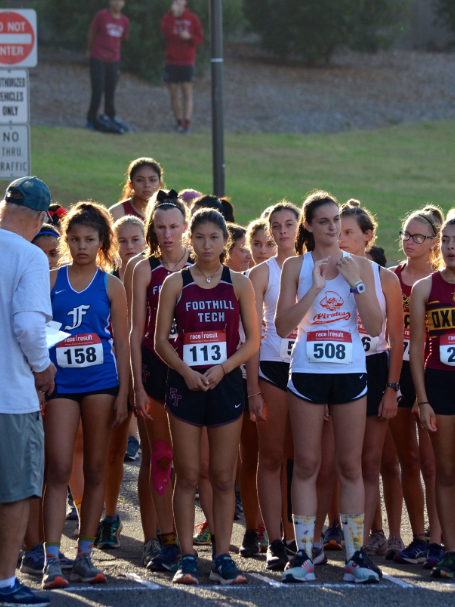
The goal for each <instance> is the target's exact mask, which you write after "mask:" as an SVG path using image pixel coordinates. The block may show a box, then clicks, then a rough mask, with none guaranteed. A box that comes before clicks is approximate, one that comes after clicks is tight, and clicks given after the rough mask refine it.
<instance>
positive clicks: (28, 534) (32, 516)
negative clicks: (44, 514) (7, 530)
mask: <svg viewBox="0 0 455 607" xmlns="http://www.w3.org/2000/svg"><path fill="white" fill-rule="evenodd" d="M42 507H43V500H42V499H31V500H30V512H29V515H28V523H27V529H26V531H25V536H24V543H25V546H26V548H27V550H30V549H31V548H33V546H36V544H39V543H40V542H41V541H42V539H43V538H42V534H41V510H42Z"/></svg>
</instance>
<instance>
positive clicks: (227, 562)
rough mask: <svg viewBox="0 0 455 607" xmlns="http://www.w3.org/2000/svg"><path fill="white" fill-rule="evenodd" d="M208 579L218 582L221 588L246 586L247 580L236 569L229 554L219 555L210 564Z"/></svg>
mask: <svg viewBox="0 0 455 607" xmlns="http://www.w3.org/2000/svg"><path fill="white" fill-rule="evenodd" d="M209 579H211V580H212V582H219V583H220V584H221V585H222V586H232V585H233V584H246V583H247V579H246V577H244V576H243V575H242V574H241V573H240V571H239V570H238V569H237V565H236V564H235V563H234V561H233V560H232V558H231V557H230V555H229V554H220V556H218V557H217V558H216V559H215V560H214V561H213V563H212V568H211V570H210V575H209Z"/></svg>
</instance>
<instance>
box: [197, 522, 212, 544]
mask: <svg viewBox="0 0 455 607" xmlns="http://www.w3.org/2000/svg"><path fill="white" fill-rule="evenodd" d="M193 544H195V545H196V546H210V544H211V542H210V529H209V524H208V523H207V521H204V522H203V523H200V524H199V525H196V526H195V528H194V535H193Z"/></svg>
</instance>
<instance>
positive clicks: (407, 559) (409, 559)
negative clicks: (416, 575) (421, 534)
mask: <svg viewBox="0 0 455 607" xmlns="http://www.w3.org/2000/svg"><path fill="white" fill-rule="evenodd" d="M427 557H428V545H427V542H426V541H425V540H419V539H418V538H417V537H416V536H414V539H413V540H412V542H411V543H410V544H409V546H408V547H407V548H405V549H404V550H402V551H401V552H399V553H398V554H396V555H395V556H394V557H393V560H394V562H395V563H402V564H410V565H418V564H419V563H424V562H425V561H426V560H427Z"/></svg>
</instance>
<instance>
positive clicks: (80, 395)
mask: <svg viewBox="0 0 455 607" xmlns="http://www.w3.org/2000/svg"><path fill="white" fill-rule="evenodd" d="M118 393H119V386H115V387H114V388H103V389H102V390H92V391H91V392H72V393H71V394H67V393H64V392H57V388H56V389H55V390H54V391H53V392H52V394H51V395H50V396H46V401H50V400H55V399H56V398H66V399H68V400H74V401H76V402H77V403H79V405H82V401H83V400H84V398H85V397H86V396H98V395H101V394H107V395H108V396H117V395H118Z"/></svg>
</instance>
